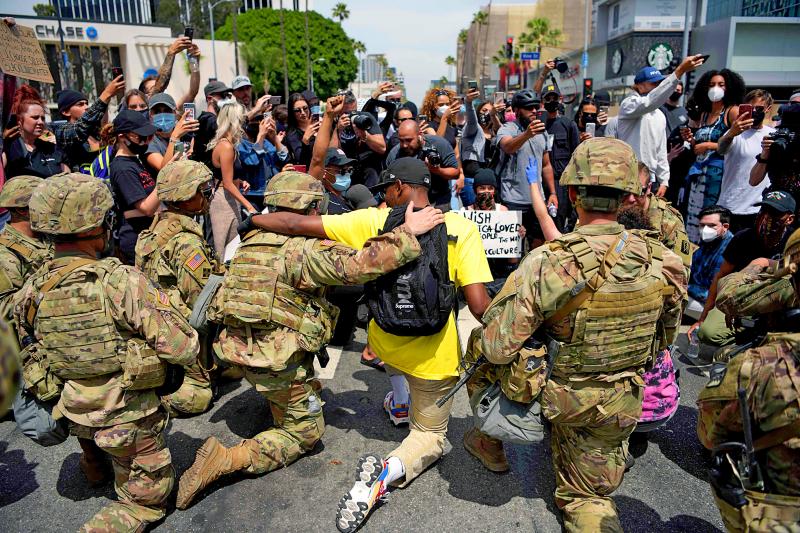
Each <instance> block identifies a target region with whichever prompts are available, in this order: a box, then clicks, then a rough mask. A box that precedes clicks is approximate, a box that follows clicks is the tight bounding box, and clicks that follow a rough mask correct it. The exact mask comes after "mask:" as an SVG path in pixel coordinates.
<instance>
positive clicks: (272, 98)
mask: <svg viewBox="0 0 800 533" xmlns="http://www.w3.org/2000/svg"><path fill="white" fill-rule="evenodd" d="M269 103H270V104H272V105H280V103H281V97H280V96H270V97H269Z"/></svg>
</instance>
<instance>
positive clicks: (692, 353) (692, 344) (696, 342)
mask: <svg viewBox="0 0 800 533" xmlns="http://www.w3.org/2000/svg"><path fill="white" fill-rule="evenodd" d="M699 356H700V339H699V338H698V337H697V330H694V331H693V332H692V334H691V335H689V348H688V350H687V351H686V357H688V358H689V359H697V358H698V357H699Z"/></svg>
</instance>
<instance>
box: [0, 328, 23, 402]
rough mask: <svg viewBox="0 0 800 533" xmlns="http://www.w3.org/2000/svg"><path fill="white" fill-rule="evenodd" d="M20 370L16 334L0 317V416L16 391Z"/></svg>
mask: <svg viewBox="0 0 800 533" xmlns="http://www.w3.org/2000/svg"><path fill="white" fill-rule="evenodd" d="M20 372H21V368H20V361H19V347H18V345H17V338H16V335H14V331H13V330H12V329H11V328H10V327H9V325H8V323H7V322H6V321H5V320H2V319H0V416H3V415H4V414H5V412H6V410H7V409H8V408H9V406H10V405H11V400H13V399H14V395H15V394H16V393H17V388H19V380H20Z"/></svg>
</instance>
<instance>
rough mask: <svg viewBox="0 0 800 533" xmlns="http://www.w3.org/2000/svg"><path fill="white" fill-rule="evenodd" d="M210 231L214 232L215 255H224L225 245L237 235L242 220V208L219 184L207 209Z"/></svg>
mask: <svg viewBox="0 0 800 533" xmlns="http://www.w3.org/2000/svg"><path fill="white" fill-rule="evenodd" d="M209 214H210V216H211V231H212V232H213V233H214V250H215V251H216V252H217V257H219V258H223V257H225V246H226V245H227V244H228V243H229V242H231V241H232V240H233V239H234V238H235V237H236V235H237V233H236V228H237V227H238V226H239V223H240V222H241V221H242V208H241V206H240V205H239V202H237V201H236V200H235V199H234V197H233V196H232V195H230V194H228V192H227V191H226V190H225V189H223V188H222V185H220V186H219V188H218V189H217V192H216V193H214V198H212V199H211V207H210V209H209Z"/></svg>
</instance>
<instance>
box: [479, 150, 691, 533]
mask: <svg viewBox="0 0 800 533" xmlns="http://www.w3.org/2000/svg"><path fill="white" fill-rule="evenodd" d="M637 174H638V173H637V163H636V159H635V156H634V155H633V152H632V151H631V149H630V147H629V146H628V145H626V144H625V143H623V142H621V141H618V140H616V139H607V138H597V139H591V140H589V141H586V142H583V143H581V145H580V146H579V147H578V149H577V150H576V151H575V153H574V154H573V158H572V160H571V161H570V163H569V165H568V166H567V168H566V169H565V171H564V174H563V175H562V178H561V180H562V184H565V185H574V186H576V187H577V188H578V202H577V205H579V206H582V207H583V208H584V209H588V210H592V211H606V212H609V213H612V212H614V211H616V210H617V209H618V206H619V201H616V200H613V199H610V198H605V197H592V196H590V195H589V193H588V190H587V189H585V188H584V186H600V187H605V188H606V190H608V189H617V190H618V191H619V194H620V195H622V194H623V193H633V194H637V192H638V191H637V189H639V190H641V185H640V184H639V181H638V175H637ZM610 250H613V253H615V254H617V259H616V261H615V262H614V261H611V260H610V259H609V258H610V257H611V255H613V254H612V252H611V251H610ZM606 264H612V265H613V267H612V268H611V269H610V272H606V274H605V282H601V284H600V285H599V287H598V288H597V291H596V292H594V293H593V294H592V295H591V296H590V297H589V298H588V299H586V300H585V301H584V302H583V303H582V304H581V305H580V306H579V307H577V309H574V310H572V311H570V312H569V313H568V314H566V315H565V316H563V318H561V319H558V318H556V320H550V319H551V318H552V317H554V315H555V314H556V312H557V310H559V309H562V308H564V306H565V305H567V303H568V302H569V301H571V300H572V299H573V298H574V297H575V295H576V294H578V293H579V292H580V291H581V289H582V288H583V287H584V286H585V284H586V283H589V284H592V285H593V286H594V284H596V283H597V278H596V276H597V275H599V274H598V273H601V272H604V271H605V270H606V266H605V265H606ZM601 265H603V266H601ZM686 285H687V280H686V269H685V267H684V266H683V263H682V262H681V260H680V258H679V257H677V256H676V255H675V254H674V253H672V252H671V251H669V250H667V249H665V248H664V247H663V246H662V245H661V244H660V243H659V242H658V241H656V240H655V239H653V238H650V237H649V235H648V233H646V232H642V231H637V230H634V231H626V230H625V229H624V228H623V227H622V226H621V225H619V224H617V223H608V224H591V225H588V226H583V227H581V228H580V229H579V230H578V231H576V232H573V233H571V234H567V235H564V236H563V237H561V238H560V239H558V240H557V241H554V242H553V243H550V244H547V245H544V246H542V247H539V248H537V249H536V250H533V251H532V252H531V253H530V254H528V255H527V256H526V257H525V258H524V259H523V260H522V262H521V263H520V266H519V268H518V269H517V271H516V272H515V273H514V274H513V275H512V276H511V277H510V278H509V280H508V282H507V283H506V285H505V286H504V288H503V290H502V291H501V293H500V294H499V295H498V296H497V297H496V298H495V299H494V300H493V302H492V304H491V305H490V306H489V309H487V311H486V313H485V314H484V323H485V324H486V327H485V329H484V331H483V335H482V337H481V339H480V343H479V347H480V351H481V352H482V353H483V354H484V355H485V356H486V357H487V359H488V360H489V361H490V362H491V363H494V364H500V365H504V364H509V363H513V362H514V361H515V360H516V359H517V357H518V355H520V356H521V353H520V352H521V350H522V349H523V343H524V342H525V341H526V340H527V339H528V338H529V337H530V336H531V335H532V334H533V333H534V332H536V331H537V330H539V329H540V328H542V327H543V328H544V331H545V332H546V333H547V334H548V335H550V336H551V337H553V338H554V339H556V340H558V341H560V343H561V350H560V352H559V354H558V355H557V356H556V358H555V361H554V363H553V364H552V367H553V370H552V375H551V377H550V378H549V379H548V380H547V381H546V383H545V385H544V390H543V391H542V396H541V402H542V408H543V411H544V414H545V416H546V417H547V418H548V420H550V421H551V422H552V441H551V443H552V449H553V463H554V469H555V471H556V503H557V504H558V506H559V507H560V508H561V510H562V511H563V512H564V524H565V528H566V529H567V531H622V528H621V526H620V523H619V519H618V517H617V513H616V508H615V507H614V504H613V502H612V501H611V499H610V498H609V495H610V494H611V493H612V492H613V491H614V490H615V489H616V488H617V487H618V486H619V485H620V483H621V482H622V475H623V472H624V468H625V461H624V457H625V454H626V453H627V441H628V437H629V435H630V434H631V432H632V431H633V429H634V427H635V426H636V423H637V420H638V419H639V416H640V414H641V411H642V387H643V381H642V374H643V372H644V367H645V365H646V363H647V361H648V360H649V359H650V357H652V356H653V355H654V354H655V351H656V349H658V348H659V347H663V346H665V345H666V344H668V343H669V342H671V341H672V340H673V339H674V338H675V335H676V334H677V328H678V326H679V324H680V318H681V307H682V303H683V300H684V299H685V297H686ZM657 332H663V333H662V335H661V337H662V338H659V335H657Z"/></svg>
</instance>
